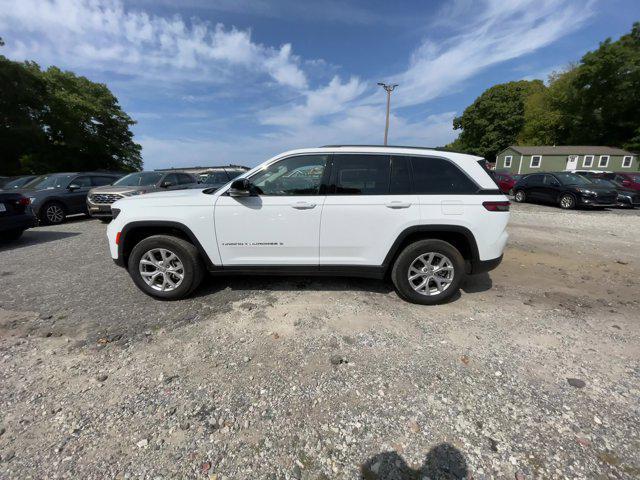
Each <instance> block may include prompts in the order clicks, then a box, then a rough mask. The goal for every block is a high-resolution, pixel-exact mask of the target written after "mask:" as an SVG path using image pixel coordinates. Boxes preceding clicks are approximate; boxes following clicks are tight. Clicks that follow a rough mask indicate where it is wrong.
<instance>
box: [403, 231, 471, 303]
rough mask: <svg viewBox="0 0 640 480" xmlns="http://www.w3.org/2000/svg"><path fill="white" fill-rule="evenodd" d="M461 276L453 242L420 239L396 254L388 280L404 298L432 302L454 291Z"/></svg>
mask: <svg viewBox="0 0 640 480" xmlns="http://www.w3.org/2000/svg"><path fill="white" fill-rule="evenodd" d="M464 275H465V269H464V259H463V258H462V255H461V254H460V252H459V251H458V250H457V249H456V248H455V247H454V246H453V245H451V244H450V243H447V242H445V241H443V240H420V241H418V242H415V243H412V244H410V245H408V246H407V247H406V248H405V249H404V250H403V251H402V252H401V253H400V255H398V258H397V259H396V261H395V264H394V265H393V270H392V272H391V279H392V281H393V283H394V285H395V287H396V290H397V292H398V294H399V295H400V296H401V297H402V298H404V299H405V300H408V301H410V302H412V303H419V304H422V305H435V304H438V303H443V302H445V301H447V300H448V299H450V298H451V297H452V296H453V295H455V294H456V293H458V290H459V289H460V283H461V282H462V280H463V278H464Z"/></svg>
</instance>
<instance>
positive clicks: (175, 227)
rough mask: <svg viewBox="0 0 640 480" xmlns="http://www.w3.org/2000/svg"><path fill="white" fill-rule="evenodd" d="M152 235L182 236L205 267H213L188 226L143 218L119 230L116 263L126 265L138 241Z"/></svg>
mask: <svg viewBox="0 0 640 480" xmlns="http://www.w3.org/2000/svg"><path fill="white" fill-rule="evenodd" d="M153 235H170V236H173V237H178V238H182V239H183V240H186V241H188V242H190V243H191V244H193V245H194V246H195V247H196V248H197V249H198V253H199V255H200V256H201V257H202V259H203V260H204V261H205V264H206V267H207V268H213V262H212V261H211V259H210V258H209V255H207V252H206V251H205V249H204V248H203V247H202V245H201V244H200V242H199V241H198V238H197V237H196V236H195V235H194V233H193V232H192V231H191V229H190V228H189V227H187V226H186V225H184V224H183V223H179V222H170V221H163V220H157V221H156V220H145V221H138V222H131V223H127V224H126V225H125V226H124V227H123V228H122V230H121V231H120V243H119V244H118V259H117V261H116V263H117V264H118V265H120V266H121V267H126V265H127V262H128V260H129V255H130V254H131V251H132V250H133V247H135V246H136V245H137V244H138V243H139V242H140V241H142V240H144V239H145V238H148V237H151V236H153Z"/></svg>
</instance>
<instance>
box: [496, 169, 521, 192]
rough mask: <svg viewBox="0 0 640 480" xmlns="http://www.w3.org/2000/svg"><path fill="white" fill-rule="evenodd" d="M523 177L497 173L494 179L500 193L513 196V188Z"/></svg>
mask: <svg viewBox="0 0 640 480" xmlns="http://www.w3.org/2000/svg"><path fill="white" fill-rule="evenodd" d="M521 176H522V175H511V174H510V173H495V174H494V178H495V181H496V183H497V184H498V187H500V191H501V192H502V193H506V194H507V195H513V186H514V185H515V184H516V182H517V181H518V178H519V177H521Z"/></svg>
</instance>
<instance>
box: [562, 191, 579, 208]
mask: <svg viewBox="0 0 640 480" xmlns="http://www.w3.org/2000/svg"><path fill="white" fill-rule="evenodd" d="M575 206H576V197H574V196H573V195H571V194H570V193H565V194H564V195H562V196H561V197H560V208H563V209H565V210H570V209H572V208H575Z"/></svg>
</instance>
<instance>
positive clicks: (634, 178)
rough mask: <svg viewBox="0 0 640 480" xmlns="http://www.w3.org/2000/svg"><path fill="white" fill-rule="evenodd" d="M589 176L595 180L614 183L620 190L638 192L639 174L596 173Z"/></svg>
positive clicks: (639, 184)
mask: <svg viewBox="0 0 640 480" xmlns="http://www.w3.org/2000/svg"><path fill="white" fill-rule="evenodd" d="M591 175H592V176H593V177H595V178H604V179H605V180H609V181H610V182H615V183H616V184H617V185H618V186H620V187H622V188H628V189H631V190H637V191H640V172H614V173H611V172H606V173H604V172H598V173H593V174H591Z"/></svg>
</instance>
